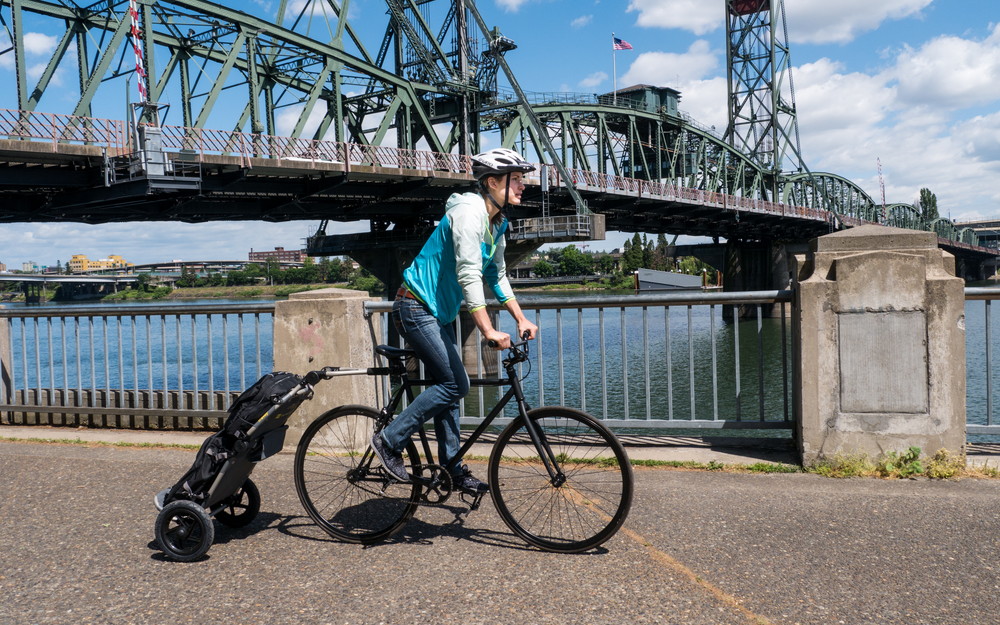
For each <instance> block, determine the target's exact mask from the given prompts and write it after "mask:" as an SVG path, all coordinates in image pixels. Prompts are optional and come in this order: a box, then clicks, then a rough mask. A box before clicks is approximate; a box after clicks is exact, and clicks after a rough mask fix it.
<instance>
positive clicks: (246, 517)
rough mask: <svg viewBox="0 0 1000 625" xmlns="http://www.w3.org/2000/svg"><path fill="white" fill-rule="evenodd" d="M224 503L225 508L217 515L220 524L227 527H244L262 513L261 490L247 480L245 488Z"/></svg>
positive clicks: (242, 487) (244, 483) (241, 488)
mask: <svg viewBox="0 0 1000 625" xmlns="http://www.w3.org/2000/svg"><path fill="white" fill-rule="evenodd" d="M222 503H223V505H224V506H225V507H224V508H223V509H222V510H219V511H218V512H216V513H215V518H216V519H217V520H218V521H219V523H222V524H223V525H225V526H226V527H244V526H245V525H248V524H249V523H250V522H251V521H253V520H254V519H255V518H257V514H258V513H259V512H260V490H259V489H258V488H257V485H256V484H254V483H253V480H251V479H250V478H247V481H245V482H243V486H240V488H239V490H237V491H236V492H235V493H233V495H232V497H230V498H229V499H226V500H225V501H224V502H222Z"/></svg>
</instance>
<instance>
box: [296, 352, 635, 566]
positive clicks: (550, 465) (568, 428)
mask: <svg viewBox="0 0 1000 625" xmlns="http://www.w3.org/2000/svg"><path fill="white" fill-rule="evenodd" d="M375 351H376V352H377V353H378V354H380V355H381V356H383V357H385V358H386V360H387V362H388V366H386V367H372V368H369V369H355V370H336V373H337V374H339V375H344V374H368V375H378V376H385V375H388V376H391V377H390V379H391V380H398V384H396V385H395V386H394V387H393V388H392V391H391V393H390V396H389V401H388V402H387V405H386V406H385V407H384V408H383V409H382V410H375V409H373V408H370V407H367V406H341V407H339V408H334V409H333V410H330V411H328V412H326V413H324V414H323V415H321V416H320V417H319V418H318V419H316V420H315V421H314V422H313V423H312V424H310V426H309V427H308V428H307V429H306V431H305V434H304V435H303V436H302V439H301V440H300V442H299V445H298V449H297V450H296V454H295V488H296V491H297V492H298V495H299V500H300V501H301V502H302V506H303V507H304V508H305V510H306V512H308V513H309V516H310V517H312V519H313V521H315V522H316V524H317V525H319V526H320V527H321V528H323V529H324V530H325V531H326V532H327V533H328V534H329V535H330V536H333V537H334V538H337V539H339V540H343V541H346V542H351V543H364V544H369V543H374V542H378V541H381V540H384V539H386V538H388V537H390V536H392V535H393V534H394V533H395V532H397V531H399V530H400V529H401V528H402V527H403V526H404V525H405V524H406V522H407V521H409V520H410V518H412V517H413V515H414V513H415V512H416V510H417V509H418V508H419V507H420V506H427V505H442V504H444V503H445V502H446V501H447V500H448V499H449V498H450V497H451V495H452V493H453V484H452V479H451V475H452V471H451V470H450V469H451V468H452V467H450V466H441V465H439V464H435V461H434V456H433V454H432V453H431V445H430V441H429V439H428V434H427V432H426V431H425V430H424V429H421V430H420V431H419V434H418V436H417V437H416V440H417V442H418V443H419V448H418V445H417V444H416V443H415V442H414V441H412V440H411V441H410V443H409V444H408V445H407V447H406V449H405V450H404V452H403V457H404V460H405V461H406V463H407V468H408V471H409V473H410V475H411V481H410V482H407V483H403V482H398V481H396V480H395V479H393V478H392V477H391V476H390V475H389V474H388V473H387V472H386V471H385V469H384V468H383V467H382V465H381V463H380V462H379V461H378V458H377V457H376V456H375V453H374V452H373V451H372V449H371V438H372V434H373V432H378V431H380V430H381V429H382V428H384V427H385V426H386V425H387V424H388V423H389V422H390V421H391V420H392V419H393V417H394V416H395V415H396V413H397V410H398V409H399V408H400V405H401V404H402V400H403V397H406V398H407V399H408V401H412V400H413V388H414V387H419V386H426V385H428V384H432V382H431V381H429V380H420V379H412V378H410V376H409V375H408V372H407V367H406V361H407V359H411V358H415V357H416V356H415V354H414V352H413V351H412V350H409V349H400V348H397V347H391V346H388V345H379V346H378V347H376V348H375ZM527 360H528V343H527V341H523V342H520V343H515V344H513V345H511V347H510V349H509V350H508V351H507V354H506V356H505V358H504V359H503V368H504V371H505V372H506V377H505V378H502V377H501V378H496V379H478V378H477V379H473V380H471V382H472V385H473V386H495V387H502V386H507V387H509V388H508V389H507V390H506V392H505V393H504V394H503V396H502V397H501V398H500V399H499V400H498V402H497V404H496V406H495V407H494V408H493V409H492V410H491V411H490V413H489V415H488V416H487V417H486V418H485V419H484V420H483V422H482V423H481V424H480V425H479V426H478V427H477V428H476V429H475V431H473V432H472V433H471V434H470V435H469V437H468V439H467V440H466V441H465V443H464V444H463V445H462V448H461V451H460V452H459V454H458V458H459V459H460V458H462V457H463V456H465V454H466V453H467V452H468V451H469V450H470V449H471V448H472V446H473V445H474V444H475V443H476V442H477V441H479V439H480V437H481V436H483V434H484V433H486V432H487V430H488V429H489V428H490V427H491V425H492V424H493V422H494V421H495V420H496V419H497V418H498V417H500V416H501V415H502V414H503V409H504V407H505V406H506V405H507V404H508V402H510V400H511V399H514V400H515V401H516V404H517V411H518V414H517V416H516V417H514V418H513V419H511V420H510V422H509V423H508V424H507V425H506V427H504V428H503V429H502V430H501V431H500V434H499V435H498V436H497V437H496V440H495V442H494V443H493V448H492V452H491V454H490V457H489V468H488V478H487V479H488V481H489V484H490V486H491V495H492V498H493V504H494V506H496V509H497V512H498V513H499V514H500V517H501V518H502V519H503V520H504V522H505V523H506V524H507V525H508V526H509V527H510V529H511V530H513V531H514V533H515V534H517V535H518V536H520V537H521V538H523V539H524V540H525V541H527V542H528V543H530V544H531V545H534V546H536V547H539V548H541V549H544V550H547V551H556V552H562V553H575V552H580V551H585V550H588V549H593V548H594V547H597V546H598V545H600V544H602V543H604V542H605V541H606V540H608V539H609V538H611V537H612V536H614V534H615V532H617V531H618V529H619V528H620V527H621V525H622V523H623V522H624V521H625V517H626V516H627V515H628V512H629V509H630V507H631V505H632V492H633V477H632V466H631V465H630V464H629V459H628V455H627V454H626V453H625V449H624V448H623V447H622V445H621V443H620V442H619V441H618V439H617V438H615V435H614V434H613V433H612V432H611V431H610V430H609V429H608V428H607V427H606V426H604V424H602V423H601V422H600V421H598V420H597V419H595V418H594V417H592V416H590V415H588V414H586V413H585V412H581V411H579V410H575V409H573V408H567V407H564V406H545V407H541V408H535V409H533V410H532V409H529V407H528V405H527V402H526V401H525V399H524V393H523V391H522V389H521V378H520V377H519V376H518V364H519V363H523V362H526V361H527ZM529 364H530V363H529ZM493 431H495V430H493ZM421 454H422V455H421ZM459 461H460V460H455V461H453V462H459ZM459 493H460V498H461V499H462V500H463V501H464V502H465V503H466V504H468V505H469V508H470V509H471V510H474V509H476V508H478V506H479V503H480V500H481V498H482V495H469V496H468V498H467V497H466V495H465V493H461V491H459Z"/></svg>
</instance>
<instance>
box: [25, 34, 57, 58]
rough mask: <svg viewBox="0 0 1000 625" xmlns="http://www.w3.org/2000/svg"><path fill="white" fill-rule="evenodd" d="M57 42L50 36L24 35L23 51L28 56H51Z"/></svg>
mask: <svg viewBox="0 0 1000 625" xmlns="http://www.w3.org/2000/svg"><path fill="white" fill-rule="evenodd" d="M58 42H59V40H58V39H56V38H55V37H53V36H51V35H43V34H42V33H25V34H24V51H25V52H27V53H28V54H52V51H53V50H55V49H56V44H57V43H58Z"/></svg>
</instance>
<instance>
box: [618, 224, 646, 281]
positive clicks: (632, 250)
mask: <svg viewBox="0 0 1000 625" xmlns="http://www.w3.org/2000/svg"><path fill="white" fill-rule="evenodd" d="M642 254H643V247H642V238H641V237H640V236H639V233H638V232H636V233H635V236H633V237H632V241H631V242H629V241H625V251H624V253H623V254H622V271H623V272H625V273H632V272H634V271H635V270H636V269H639V268H640V267H642Z"/></svg>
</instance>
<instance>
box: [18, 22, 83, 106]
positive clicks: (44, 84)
mask: <svg viewBox="0 0 1000 625" xmlns="http://www.w3.org/2000/svg"><path fill="white" fill-rule="evenodd" d="M75 36H76V28H75V27H74V26H72V25H67V28H66V32H64V33H63V36H62V37H61V38H60V39H59V43H57V44H56V48H55V50H54V51H53V53H52V57H51V58H50V59H49V62H48V63H47V64H46V65H45V70H44V71H42V75H41V76H39V77H38V84H37V85H35V89H34V90H33V91H32V92H31V96H30V97H29V98H28V100H27V103H26V105H25V106H22V107H21V109H22V110H25V111H34V110H35V107H36V106H38V101H39V100H40V99H41V97H42V94H43V93H45V90H46V89H47V88H48V86H49V83H50V82H51V81H52V76H53V75H54V74H55V73H56V69H58V67H59V63H61V62H62V60H63V57H65V56H66V50H68V49H69V44H70V43H72V41H73V38H74V37H75Z"/></svg>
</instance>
